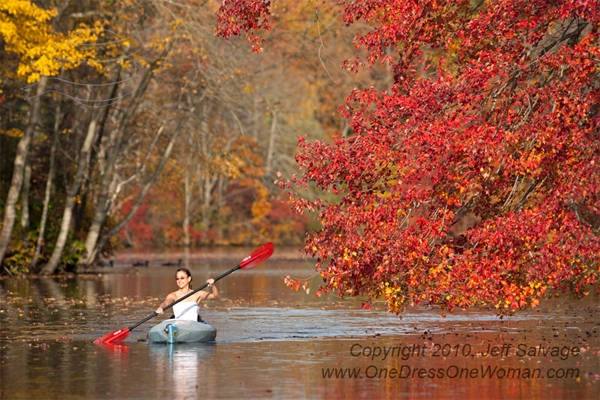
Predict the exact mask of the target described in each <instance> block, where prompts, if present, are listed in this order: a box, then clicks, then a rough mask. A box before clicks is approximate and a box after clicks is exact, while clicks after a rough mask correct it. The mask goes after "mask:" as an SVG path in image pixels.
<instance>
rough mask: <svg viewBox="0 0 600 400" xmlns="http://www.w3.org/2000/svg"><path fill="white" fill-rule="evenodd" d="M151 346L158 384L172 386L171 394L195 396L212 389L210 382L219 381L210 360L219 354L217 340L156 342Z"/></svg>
mask: <svg viewBox="0 0 600 400" xmlns="http://www.w3.org/2000/svg"><path fill="white" fill-rule="evenodd" d="M149 348H150V352H151V355H152V358H153V363H154V365H155V367H156V368H155V371H156V374H157V377H156V378H157V384H158V385H159V386H164V387H167V388H170V394H169V397H170V398H175V399H194V398H196V396H197V394H198V393H200V392H207V391H210V387H207V384H209V383H210V382H214V381H215V376H214V375H215V373H216V372H215V371H214V370H213V367H212V364H211V362H210V361H211V360H212V358H213V357H214V354H215V345H214V343H201V344H198V343H196V344H185V343H180V344H177V345H175V344H167V345H154V344H152V345H149ZM199 376H201V377H202V381H200V380H199Z"/></svg>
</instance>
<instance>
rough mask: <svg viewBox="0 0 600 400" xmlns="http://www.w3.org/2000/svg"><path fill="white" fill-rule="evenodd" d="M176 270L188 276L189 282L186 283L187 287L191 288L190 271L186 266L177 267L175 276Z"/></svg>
mask: <svg viewBox="0 0 600 400" xmlns="http://www.w3.org/2000/svg"><path fill="white" fill-rule="evenodd" d="M178 272H183V273H185V274H186V275H187V276H189V277H190V283H189V284H188V287H189V288H190V289H191V288H192V279H191V278H192V273H191V272H190V270H189V269H187V268H178V269H177V271H175V276H177V273H178Z"/></svg>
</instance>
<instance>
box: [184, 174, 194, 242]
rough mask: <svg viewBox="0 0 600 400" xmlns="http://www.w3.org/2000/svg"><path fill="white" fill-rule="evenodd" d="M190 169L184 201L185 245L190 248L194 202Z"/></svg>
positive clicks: (185, 184) (185, 186)
mask: <svg viewBox="0 0 600 400" xmlns="http://www.w3.org/2000/svg"><path fill="white" fill-rule="evenodd" d="M190 180H191V179H190V171H189V169H187V170H186V171H185V177H184V181H183V184H184V188H183V190H184V193H183V196H184V200H183V201H184V203H183V226H182V228H183V245H184V246H185V248H189V247H190V245H191V239H190V213H191V209H190V207H191V203H192V187H191V182H190Z"/></svg>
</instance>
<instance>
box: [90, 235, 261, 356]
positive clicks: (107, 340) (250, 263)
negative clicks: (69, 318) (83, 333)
mask: <svg viewBox="0 0 600 400" xmlns="http://www.w3.org/2000/svg"><path fill="white" fill-rule="evenodd" d="M271 254H273V243H265V244H263V245H262V246H259V247H257V248H256V249H254V251H253V252H252V253H250V255H248V256H247V257H246V258H244V259H243V260H242V261H241V262H240V263H239V264H238V265H236V266H235V267H233V268H231V269H230V270H229V271H226V272H224V273H222V274H221V275H219V276H217V277H216V278H214V281H215V282H216V281H218V280H219V279H222V278H225V277H226V276H227V275H229V274H231V273H232V272H235V271H237V270H238V269H250V268H252V267H254V266H256V265H258V264H260V263H261V262H263V261H265V260H266V259H267V258H269V257H271ZM207 286H208V283H205V284H204V285H202V286H200V287H199V288H198V289H195V290H193V291H191V292H190V293H188V294H186V295H185V296H183V297H181V298H179V299H177V300H176V301H174V302H172V303H171V304H169V305H167V306H165V307H164V310H166V309H168V308H171V307H173V306H174V305H175V304H177V303H179V302H180V301H182V300H183V299H186V298H188V297H189V296H191V295H193V294H194V293H196V292H198V291H199V290H202V289H204V288H205V287H207ZM157 315H158V313H157V312H156V311H154V312H153V313H152V314H150V315H148V316H147V317H146V318H144V319H143V320H141V321H139V322H138V323H137V324H135V325H133V326H130V327H129V328H123V329H117V330H116V331H112V332H110V333H107V334H106V335H103V336H101V337H99V338H98V339H96V340H94V343H95V344H97V345H103V344H109V345H110V344H119V343H121V342H122V341H123V340H125V338H127V336H129V333H130V332H131V331H132V330H134V329H135V328H137V327H138V326H140V325H141V324H143V323H144V322H146V321H148V320H150V319H152V318H154V317H156V316H157Z"/></svg>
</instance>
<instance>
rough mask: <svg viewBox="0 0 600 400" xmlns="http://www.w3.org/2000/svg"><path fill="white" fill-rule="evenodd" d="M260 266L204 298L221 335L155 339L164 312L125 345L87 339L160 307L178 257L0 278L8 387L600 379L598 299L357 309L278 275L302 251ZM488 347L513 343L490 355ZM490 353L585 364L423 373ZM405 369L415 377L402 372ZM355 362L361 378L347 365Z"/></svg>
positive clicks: (379, 391) (211, 391)
mask: <svg viewBox="0 0 600 400" xmlns="http://www.w3.org/2000/svg"><path fill="white" fill-rule="evenodd" d="M165 258H166V257H165ZM266 264H267V265H265V266H264V267H257V268H254V269H252V270H248V271H239V272H236V273H235V274H232V275H231V276H230V277H228V278H227V279H223V280H222V281H221V282H220V289H221V293H222V298H221V299H219V300H215V301H211V302H207V303H205V304H203V308H202V316H203V318H204V319H206V320H207V321H208V322H210V323H211V325H213V326H215V327H216V328H217V330H218V333H217V341H216V343H213V344H208V345H206V344H185V345H182V344H176V345H170V346H167V345H150V344H148V343H147V342H146V341H145V339H146V333H147V332H148V330H149V329H150V327H151V326H152V325H153V324H156V323H159V322H160V320H161V317H157V318H156V319H153V320H151V321H148V322H147V323H146V324H143V325H141V326H140V327H138V328H136V329H135V330H134V331H133V332H132V333H131V335H130V336H129V337H128V339H127V341H126V342H125V343H124V344H123V345H120V346H112V347H98V346H95V345H93V344H92V343H91V341H92V340H93V339H95V338H97V337H99V336H101V335H103V334H105V333H108V332H110V331H113V330H115V329H119V328H124V327H128V326H131V325H132V324H133V323H135V322H137V321H139V320H141V319H143V318H144V317H146V316H147V315H148V314H149V313H150V312H152V310H154V309H155V307H156V305H157V304H158V303H159V302H160V301H161V300H162V298H164V295H165V294H166V293H167V292H169V291H171V290H172V289H173V285H174V282H173V277H174V271H175V269H176V267H175V266H173V267H166V266H164V267H163V266H155V267H153V266H150V267H139V268H134V267H114V268H111V269H108V268H107V269H106V271H105V270H102V271H100V272H101V273H100V274H90V275H86V276H77V277H75V276H73V277H70V278H63V279H51V278H40V279H0V300H1V301H0V399H4V398H7V399H32V398H61V399H101V398H102V399H104V398H119V399H148V398H171V397H172V398H182V399H185V398H197V397H200V396H201V397H206V398H407V399H418V398H465V399H469V398H470V399H481V398H518V397H530V398H541V397H552V398H565V399H566V398H580V399H586V398H596V397H597V393H598V390H600V357H599V355H600V338H599V337H600V325H599V322H600V321H599V318H598V311H600V307H599V305H598V302H597V298H589V299H586V300H584V301H574V300H569V299H557V300H550V301H547V302H545V303H544V304H543V305H542V307H540V308H539V309H535V310H532V311H529V312H526V313H521V314H518V315H516V316H513V317H508V318H504V319H499V318H498V317H496V316H495V315H494V314H493V313H490V312H488V311H485V310H479V311H469V312H457V313H454V314H447V315H446V317H445V318H444V317H442V316H441V315H440V313H439V311H438V310H435V309H433V310H430V309H426V308H419V309H414V310H410V311H409V312H407V313H406V314H404V315H403V316H402V318H398V317H396V316H394V315H390V314H388V313H386V312H384V311H381V310H377V309H375V310H374V311H365V310H362V309H361V308H360V302H359V301H353V300H338V299H332V298H315V297H313V296H306V295H305V294H303V293H298V292H293V291H290V290H288V289H287V288H286V287H285V285H284V284H283V277H284V276H286V275H288V274H292V275H294V274H295V275H296V276H306V275H310V274H311V273H312V270H311V269H310V265H309V264H307V263H293V262H289V261H282V262H279V261H277V262H274V263H273V262H271V261H269V262H267V263H266ZM225 265H226V266H225V267H223V263H214V264H210V263H204V262H202V263H198V264H192V265H191V266H190V268H191V270H192V274H193V276H194V282H195V283H198V282H203V281H204V280H205V279H207V278H208V277H212V276H216V275H218V274H219V273H221V272H223V271H224V270H226V269H228V268H229V267H230V265H229V263H225ZM519 344H526V345H527V346H532V347H533V348H537V349H539V348H541V347H542V346H559V347H564V346H568V347H576V348H577V349H578V350H579V351H580V353H579V354H578V355H573V354H571V356H570V357H569V358H567V359H564V360H563V359H561V358H560V357H554V356H552V355H550V354H548V353H546V354H545V355H540V356H538V355H537V354H533V355H521V356H517V355H516V354H515V352H514V349H515V348H517V346H518V345H519ZM411 345H414V346H426V348H427V355H426V356H424V357H422V356H414V357H410V358H407V359H403V358H402V356H398V354H400V353H397V354H396V356H393V357H392V356H390V357H387V358H383V357H382V356H380V355H378V356H374V354H375V350H373V349H375V348H380V349H384V348H387V349H393V348H395V346H396V347H397V346H411ZM490 346H511V347H510V349H513V351H512V352H511V353H510V354H502V356H497V357H490V356H483V355H482V353H484V352H485V350H486V349H488V348H489V347H490ZM506 348H508V347H506ZM357 349H359V350H360V351H358V352H357ZM364 349H371V350H369V351H370V352H369V351H366V350H364ZM436 349H437V353H438V354H437V356H434V355H433V353H434V352H435V351H436ZM454 349H456V350H457V352H456V353H452V351H454ZM363 350H364V351H363ZM482 365H483V366H491V367H497V368H531V369H534V368H546V369H548V368H554V369H555V371H562V372H564V373H567V372H568V371H574V369H577V371H578V372H579V375H578V376H577V377H565V376H563V377H561V378H553V379H506V378H498V377H494V378H488V379H471V378H461V379H458V378H456V379H455V378H449V377H446V378H443V379H429V378H420V377H419V376H418V375H419V372H418V371H420V370H424V371H426V372H428V371H429V370H430V369H431V368H435V369H436V370H437V369H440V368H441V369H442V370H444V371H447V370H448V368H450V370H449V371H453V369H452V368H458V369H460V370H466V371H471V370H473V369H474V368H479V367H480V366H482ZM409 369H410V371H417V372H416V373H415V372H411V373H415V374H416V375H417V376H414V377H409V378H407V377H406V376H405V375H406V374H407V373H408V372H407V371H408V370H409ZM352 371H358V373H359V374H360V378H358V377H353V376H349V375H348V374H350V373H351V372H352ZM342 373H343V374H346V375H345V376H344V377H342V376H339V374H342ZM328 374H329V375H328ZM332 374H333V375H332ZM336 374H337V375H336ZM397 375H400V377H398V376H397Z"/></svg>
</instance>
